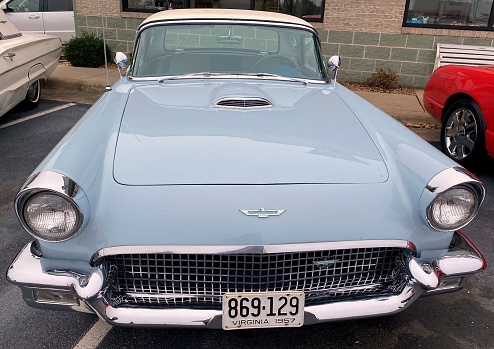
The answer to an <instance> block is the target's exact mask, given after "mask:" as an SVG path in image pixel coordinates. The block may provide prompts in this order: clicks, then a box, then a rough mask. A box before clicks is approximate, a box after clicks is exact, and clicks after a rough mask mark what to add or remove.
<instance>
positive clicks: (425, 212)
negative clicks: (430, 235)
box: [419, 167, 485, 232]
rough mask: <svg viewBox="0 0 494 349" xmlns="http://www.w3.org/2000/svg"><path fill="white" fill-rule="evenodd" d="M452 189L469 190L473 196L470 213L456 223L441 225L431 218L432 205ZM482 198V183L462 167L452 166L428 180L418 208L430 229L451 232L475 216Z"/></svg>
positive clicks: (483, 193) (483, 190) (483, 192)
mask: <svg viewBox="0 0 494 349" xmlns="http://www.w3.org/2000/svg"><path fill="white" fill-rule="evenodd" d="M453 189H461V190H467V191H468V192H470V193H471V194H472V195H473V196H474V198H475V203H474V207H473V210H472V213H471V215H470V216H469V217H468V218H467V219H464V220H460V221H458V224H457V225H454V226H451V227H445V226H441V225H440V224H439V223H438V222H437V221H436V220H435V219H434V218H433V213H432V210H433V206H434V204H435V203H436V202H437V200H439V199H441V198H442V197H443V196H444V195H445V194H447V193H448V192H449V191H451V190H453ZM484 198H485V188H484V185H483V184H482V182H481V181H480V180H479V179H478V178H477V177H475V175H473V174H472V173H470V172H468V171H467V170H466V169H464V168H462V167H452V168H448V169H446V170H444V171H442V172H440V173H438V174H437V175H436V176H434V177H433V178H432V179H431V180H430V181H429V183H428V184H427V186H426V187H425V188H424V191H423V193H422V196H421V198H420V204H419V210H420V212H421V216H422V218H423V220H424V222H425V223H426V224H427V225H429V226H430V227H431V228H432V229H434V230H436V231H440V232H453V231H456V230H458V229H461V228H463V227H464V226H466V225H467V224H469V223H470V222H471V221H472V220H473V219H474V218H475V216H476V215H477V213H478V210H479V208H480V205H481V204H482V202H483V201H484Z"/></svg>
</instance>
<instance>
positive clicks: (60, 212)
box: [24, 193, 79, 241]
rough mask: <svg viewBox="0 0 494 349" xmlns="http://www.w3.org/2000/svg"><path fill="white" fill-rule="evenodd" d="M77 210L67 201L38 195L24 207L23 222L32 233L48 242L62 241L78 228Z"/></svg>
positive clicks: (47, 195) (59, 197) (41, 194)
mask: <svg viewBox="0 0 494 349" xmlns="http://www.w3.org/2000/svg"><path fill="white" fill-rule="evenodd" d="M78 212H79V211H78V209H77V208H76V207H74V205H73V204H72V203H70V202H69V201H68V200H66V199H64V198H62V197H61V196H58V195H55V194H51V193H39V194H35V195H33V196H32V197H31V198H29V199H28V200H27V202H26V204H25V205H24V220H25V222H26V224H27V225H28V226H29V228H30V229H31V230H32V232H33V233H35V234H36V235H38V236H39V238H41V239H43V240H48V241H62V240H65V239H67V238H69V237H70V236H71V235H72V234H74V233H75V232H76V230H77V228H78V226H79V224H78V223H79V222H78V221H79V213H78Z"/></svg>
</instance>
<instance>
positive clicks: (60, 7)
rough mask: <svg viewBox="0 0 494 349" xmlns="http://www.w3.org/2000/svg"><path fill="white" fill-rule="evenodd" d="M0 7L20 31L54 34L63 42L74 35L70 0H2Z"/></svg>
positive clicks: (72, 11)
mask: <svg viewBox="0 0 494 349" xmlns="http://www.w3.org/2000/svg"><path fill="white" fill-rule="evenodd" d="M0 9H2V10H3V12H5V13H6V14H7V16H8V17H9V19H10V20H11V21H12V22H13V23H14V24H15V26H16V27H17V28H18V29H19V30H20V31H21V32H34V33H44V34H50V35H55V36H58V37H59V38H60V40H62V43H64V44H65V43H66V42H67V41H69V40H70V39H71V38H72V37H73V36H75V24H74V10H73V7H72V0H56V1H54V0H3V1H1V2H0Z"/></svg>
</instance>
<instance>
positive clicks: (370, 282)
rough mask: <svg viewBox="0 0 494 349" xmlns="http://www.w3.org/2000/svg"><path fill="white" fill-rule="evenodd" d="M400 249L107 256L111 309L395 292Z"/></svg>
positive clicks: (399, 277)
mask: <svg viewBox="0 0 494 349" xmlns="http://www.w3.org/2000/svg"><path fill="white" fill-rule="evenodd" d="M402 251H403V250H402V249H401V248H392V247H381V248H356V249H342V250H332V251H310V252H296V253H293V252H290V253H272V254H168V253H164V254H122V255H114V256H108V257H106V259H105V260H106V263H107V266H108V267H109V270H111V271H112V272H111V275H112V277H111V280H110V286H111V287H109V289H108V294H107V295H106V296H107V298H108V300H109V302H110V304H112V305H113V306H125V305H131V306H135V305H146V306H150V305H154V306H167V307H169V306H194V307H210V308H218V307H220V304H221V296H222V295H223V294H224V293H225V292H262V291H287V290H291V291H295V290H296V291H304V292H305V295H306V305H311V304H320V303H327V302H331V301H334V300H339V299H345V298H351V299H354V298H358V297H372V296H376V295H382V294H392V293H396V292H400V291H401V290H402V288H403V285H404V284H403V280H404V278H405V276H404V275H403V273H404V272H403V270H404V268H401V267H400V265H401V264H400V260H401V258H400V256H401V254H402Z"/></svg>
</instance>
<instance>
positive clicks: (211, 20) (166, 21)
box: [137, 18, 317, 36]
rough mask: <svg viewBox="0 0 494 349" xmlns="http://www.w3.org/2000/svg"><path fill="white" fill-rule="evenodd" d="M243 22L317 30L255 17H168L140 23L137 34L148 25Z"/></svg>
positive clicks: (297, 24)
mask: <svg viewBox="0 0 494 349" xmlns="http://www.w3.org/2000/svg"><path fill="white" fill-rule="evenodd" d="M175 23H179V24H245V25H259V26H263V27H285V28H293V29H302V30H306V31H310V32H312V33H314V34H315V35H317V31H316V30H315V29H314V28H313V27H312V26H306V25H302V24H299V23H287V22H280V21H261V20H255V19H252V20H251V19H242V18H239V19H226V18H216V19H214V18H191V19H183V18H170V19H165V18H161V19H157V20H154V21H149V22H145V23H142V24H141V25H139V27H137V36H138V35H139V34H140V33H141V32H142V31H143V30H144V29H147V28H149V27H154V26H159V25H170V24H175Z"/></svg>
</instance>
